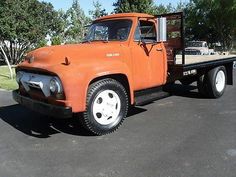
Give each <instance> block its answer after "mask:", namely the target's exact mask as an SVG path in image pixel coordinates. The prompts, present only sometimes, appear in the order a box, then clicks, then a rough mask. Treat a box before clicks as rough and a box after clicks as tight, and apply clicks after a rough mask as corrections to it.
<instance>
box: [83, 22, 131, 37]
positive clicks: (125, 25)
mask: <svg viewBox="0 0 236 177" xmlns="http://www.w3.org/2000/svg"><path fill="white" fill-rule="evenodd" d="M131 25H132V21H131V20H108V21H102V22H97V23H93V24H92V25H91V26H90V29H89V32H88V35H87V36H86V38H85V41H125V40H127V38H128V36H129V32H130V29H131Z"/></svg>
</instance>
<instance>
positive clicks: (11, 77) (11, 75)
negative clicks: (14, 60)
mask: <svg viewBox="0 0 236 177" xmlns="http://www.w3.org/2000/svg"><path fill="white" fill-rule="evenodd" d="M0 48H1V51H2V53H3V55H4V58H5V61H6V63H7V66H8V69H9V71H10V79H13V71H12V69H11V65H10V62H9V60H8V58H7V55H6V53H5V51H4V50H3V48H2V45H0Z"/></svg>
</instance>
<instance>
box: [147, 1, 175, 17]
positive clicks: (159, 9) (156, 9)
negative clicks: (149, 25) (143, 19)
mask: <svg viewBox="0 0 236 177" xmlns="http://www.w3.org/2000/svg"><path fill="white" fill-rule="evenodd" d="M173 11H174V7H173V6H172V4H171V3H169V4H168V5H167V6H165V5H163V4H160V5H154V6H153V7H152V11H151V12H150V13H151V14H152V15H159V14H166V13H170V12H173Z"/></svg>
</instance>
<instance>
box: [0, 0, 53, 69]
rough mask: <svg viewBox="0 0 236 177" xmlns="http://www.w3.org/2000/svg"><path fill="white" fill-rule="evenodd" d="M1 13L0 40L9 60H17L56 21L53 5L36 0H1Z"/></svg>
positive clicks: (34, 44) (12, 62)
mask: <svg viewBox="0 0 236 177" xmlns="http://www.w3.org/2000/svg"><path fill="white" fill-rule="evenodd" d="M32 9H33V10H32ZM0 16H1V18H0V44H1V45H2V47H3V50H4V51H5V53H6V56H7V58H8V59H9V61H10V63H11V64H17V63H19V62H20V61H21V59H22V57H23V55H24V54H25V52H26V51H27V50H29V49H30V48H33V47H35V46H36V45H37V43H38V42H39V41H41V40H43V39H45V37H46V36H47V34H50V33H51V32H52V31H54V27H55V25H54V24H55V23H56V22H55V18H54V17H55V16H56V11H55V10H54V9H53V6H52V5H51V4H50V3H45V2H39V1H37V0H1V1H0Z"/></svg>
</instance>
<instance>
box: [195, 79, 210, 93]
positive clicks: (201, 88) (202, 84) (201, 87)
mask: <svg viewBox="0 0 236 177" xmlns="http://www.w3.org/2000/svg"><path fill="white" fill-rule="evenodd" d="M197 88H198V92H199V93H200V94H201V95H202V96H204V97H207V96H208V93H207V84H206V76H205V75H202V76H200V77H199V78H198V80H197Z"/></svg>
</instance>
